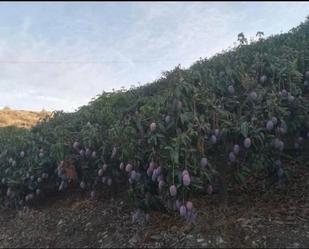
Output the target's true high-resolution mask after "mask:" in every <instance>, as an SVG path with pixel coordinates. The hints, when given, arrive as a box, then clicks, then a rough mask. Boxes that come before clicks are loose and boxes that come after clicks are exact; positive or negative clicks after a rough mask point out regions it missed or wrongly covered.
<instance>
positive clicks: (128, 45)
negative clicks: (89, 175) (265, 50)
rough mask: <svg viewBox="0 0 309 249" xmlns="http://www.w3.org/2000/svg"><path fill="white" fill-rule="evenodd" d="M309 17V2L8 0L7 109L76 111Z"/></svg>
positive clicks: (1, 23) (1, 101) (1, 47)
mask: <svg viewBox="0 0 309 249" xmlns="http://www.w3.org/2000/svg"><path fill="white" fill-rule="evenodd" d="M308 15H309V2H0V108H2V107H4V106H9V107H10V108H13V109H26V110H41V109H43V108H44V109H45V110H48V111H53V110H64V111H74V110H76V109H77V108H78V107H79V106H81V105H85V104H87V103H88V102H89V101H90V100H91V98H92V97H95V96H96V95H98V94H100V93H102V92H103V91H110V90H112V89H120V88H121V87H122V86H123V87H125V88H129V87H130V86H131V85H139V84H145V83H148V82H152V81H153V80H155V79H158V78H159V77H160V76H161V73H162V72H163V71H166V70H171V69H173V68H174V67H175V66H177V65H178V64H181V65H182V67H185V68H187V67H189V66H190V65H191V64H192V63H193V62H194V61H196V60H198V59H199V58H200V57H202V58H205V57H207V58H209V57H210V56H212V55H214V54H215V53H218V52H221V51H222V50H223V49H227V48H228V47H231V46H233V43H234V42H236V40H237V34H238V33H240V32H244V34H245V36H246V37H247V38H250V37H254V36H255V34H256V32H257V31H263V32H264V34H265V36H266V37H267V36H269V35H272V34H278V33H281V32H287V31H289V30H290V29H291V28H293V27H295V26H297V25H299V24H300V23H301V22H303V21H304V20H305V18H306V16H308Z"/></svg>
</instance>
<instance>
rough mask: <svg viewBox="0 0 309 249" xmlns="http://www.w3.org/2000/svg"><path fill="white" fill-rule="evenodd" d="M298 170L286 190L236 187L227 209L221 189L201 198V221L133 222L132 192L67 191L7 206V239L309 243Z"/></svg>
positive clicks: (75, 243)
mask: <svg viewBox="0 0 309 249" xmlns="http://www.w3.org/2000/svg"><path fill="white" fill-rule="evenodd" d="M305 170H306V169H305ZM307 171H308V170H307ZM307 171H306V172H307ZM307 173H308V172H307ZM295 177H296V178H297V179H298V181H295V184H293V185H290V186H289V190H288V191H287V192H286V193H285V194H282V193H281V192H278V191H275V190H274V191H271V192H268V193H262V192H257V193H256V194H255V196H254V197H252V194H251V195H250V196H251V197H249V195H248V196H246V195H245V194H242V195H237V194H236V193H235V194H231V196H230V200H229V205H228V208H227V209H224V210H222V209H220V208H219V205H218V203H217V202H216V200H217V197H216V196H215V195H213V196H209V195H207V196H202V197H199V198H198V199H194V200H193V202H194V203H195V205H196V208H197V210H198V218H197V223H196V224H195V225H194V226H192V225H189V224H188V223H186V222H185V221H184V220H183V219H182V218H181V217H180V216H179V215H178V214H176V213H174V214H173V213H172V214H164V213H158V212H151V213H150V219H149V221H148V223H147V224H145V225H144V226H141V225H137V224H132V218H131V212H132V211H133V209H132V207H130V206H128V205H127V203H128V201H127V199H126V195H123V196H119V197H117V198H115V199H105V200H104V199H100V200H90V198H89V196H88V197H85V196H83V195H82V194H80V193H70V194H69V193H67V194H62V195H61V196H54V197H52V198H49V199H48V200H47V201H46V202H45V203H43V202H42V203H40V205H39V206H36V207H33V208H29V209H26V210H23V211H13V210H1V211H0V224H1V226H0V247H1V248H4V247H52V248H54V247H210V248H211V247H216V248H218V247H219V248H223V247H225V248H226V247H280V248H286V247H288V248H308V247H309V202H308V189H309V188H308V184H309V183H308V180H307V179H309V178H308V175H306V174H304V173H301V175H295Z"/></svg>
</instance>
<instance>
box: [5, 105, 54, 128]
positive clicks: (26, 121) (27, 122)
mask: <svg viewBox="0 0 309 249" xmlns="http://www.w3.org/2000/svg"><path fill="white" fill-rule="evenodd" d="M47 115H50V113H48V112H44V111H42V112H33V111H23V110H11V109H2V110H0V128H1V127H6V126H16V127H19V128H28V129H29V128H31V127H33V126H35V125H36V124H37V122H38V121H39V120H41V119H43V118H45V117H46V116H47Z"/></svg>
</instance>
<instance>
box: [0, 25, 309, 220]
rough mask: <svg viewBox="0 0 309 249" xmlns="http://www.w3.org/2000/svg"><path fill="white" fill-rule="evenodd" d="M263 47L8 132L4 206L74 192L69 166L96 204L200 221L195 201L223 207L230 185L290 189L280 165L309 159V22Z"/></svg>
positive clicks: (242, 43) (1, 135)
mask: <svg viewBox="0 0 309 249" xmlns="http://www.w3.org/2000/svg"><path fill="white" fill-rule="evenodd" d="M257 35H258V36H259V40H258V41H256V42H252V43H251V44H247V41H246V38H245V37H244V35H243V34H240V35H239V36H238V39H239V45H238V46H237V47H235V48H234V49H232V50H231V51H227V52H224V53H222V54H218V55H216V56H214V57H212V58H210V59H203V60H200V61H198V62H196V63H195V64H193V65H192V66H191V67H190V68H189V69H185V70H184V69H181V68H180V67H177V68H175V69H174V70H172V71H170V72H166V73H164V75H163V76H162V78H160V79H159V80H157V81H156V82H154V83H151V84H148V85H146V86H142V87H138V88H134V89H130V90H127V91H124V90H121V91H116V92H110V93H103V94H102V95H101V96H99V97H97V98H96V99H93V100H92V101H91V102H90V103H89V104H88V105H87V106H83V107H81V108H80V109H79V110H78V111H77V112H75V113H63V112H55V113H54V115H53V117H52V118H47V119H46V120H44V121H42V122H40V123H39V124H38V125H37V126H35V127H34V128H33V129H32V130H31V131H28V130H17V129H13V128H8V129H2V130H0V152H2V153H1V156H0V175H1V178H2V181H1V191H2V199H3V201H5V202H7V203H10V204H11V205H12V203H13V204H14V205H17V206H18V205H23V204H24V201H31V200H32V199H33V198H36V197H35V196H40V195H42V193H43V192H44V191H45V188H46V186H47V185H48V186H50V185H52V186H53V187H54V188H56V187H57V188H58V190H59V191H65V189H67V188H68V186H69V185H70V181H71V180H70V179H69V177H68V175H67V174H65V172H64V170H63V165H64V161H68V160H69V161H71V162H72V163H73V165H75V167H76V170H77V175H78V181H79V186H80V187H81V188H83V189H86V190H91V195H92V196H94V195H95V191H98V189H100V191H105V190H106V189H108V188H115V187H117V186H120V187H124V188H128V189H129V190H128V191H129V194H130V196H131V197H132V199H133V200H134V201H135V203H136V205H137V207H139V208H141V209H144V210H145V209H146V210H147V209H148V208H159V207H162V204H164V206H165V207H167V208H170V209H178V210H179V212H180V214H181V215H182V216H185V217H186V218H187V219H189V220H191V221H193V220H194V218H195V213H194V205H193V204H192V203H191V202H190V194H191V193H193V192H197V191H204V190H206V191H207V192H208V193H211V192H212V191H214V190H215V191H216V190H217V189H218V187H217V186H219V191H220V192H221V193H222V194H223V196H224V194H225V192H226V186H227V184H229V183H230V182H231V181H235V182H237V183H238V184H244V183H245V179H246V178H247V177H248V176H250V175H252V174H255V173H256V172H267V174H268V175H269V176H270V177H273V178H275V179H276V180H277V181H278V182H279V184H283V183H284V180H285V179H286V178H287V176H288V174H287V171H286V170H285V165H283V162H282V158H283V157H284V156H287V155H292V156H297V155H308V140H309V116H308V110H309V108H308V107H309V102H308V90H309V86H308V85H309V84H308V82H309V20H306V22H304V23H302V24H301V25H300V26H298V27H297V28H294V29H292V30H291V31H290V32H288V33H286V34H281V35H276V36H272V37H270V38H268V39H263V38H262V33H261V32H258V34H257ZM306 95H307V96H306ZM291 153H292V154H291ZM102 189H103V190H102ZM104 189H105V190H104ZM135 216H136V217H135ZM135 216H134V217H135V218H136V219H138V218H137V217H139V216H140V213H137V214H135Z"/></svg>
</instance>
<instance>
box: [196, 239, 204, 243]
mask: <svg viewBox="0 0 309 249" xmlns="http://www.w3.org/2000/svg"><path fill="white" fill-rule="evenodd" d="M196 241H197V243H202V242H204V239H197V240H196Z"/></svg>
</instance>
